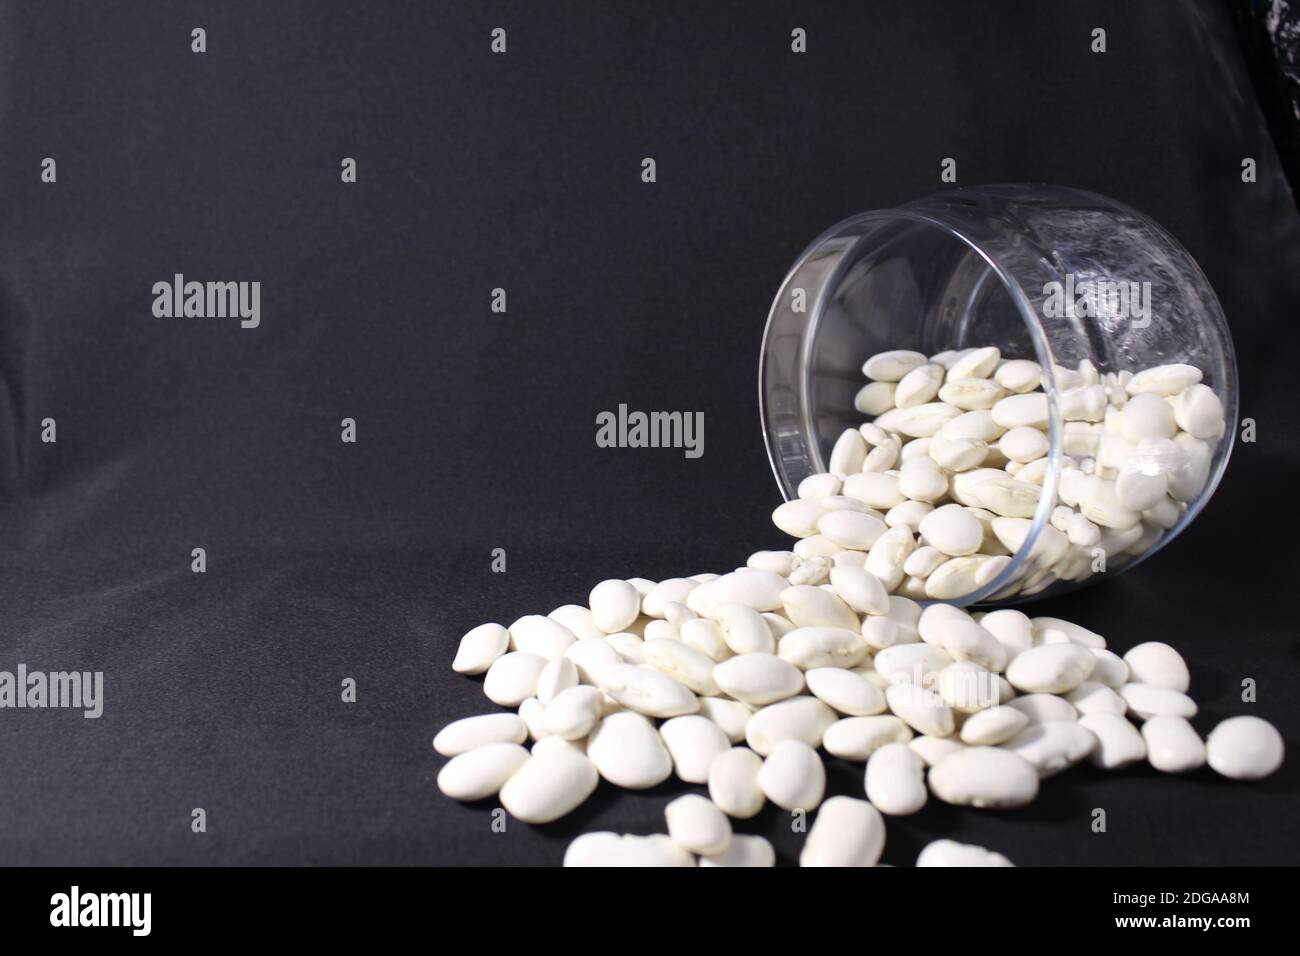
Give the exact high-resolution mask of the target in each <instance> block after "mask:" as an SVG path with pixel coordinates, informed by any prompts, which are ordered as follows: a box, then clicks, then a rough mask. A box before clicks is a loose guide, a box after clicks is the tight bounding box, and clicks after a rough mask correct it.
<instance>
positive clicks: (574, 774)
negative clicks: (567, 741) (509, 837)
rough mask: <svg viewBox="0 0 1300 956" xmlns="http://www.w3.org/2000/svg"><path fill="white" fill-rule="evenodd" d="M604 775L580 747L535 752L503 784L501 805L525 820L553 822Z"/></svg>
mask: <svg viewBox="0 0 1300 956" xmlns="http://www.w3.org/2000/svg"><path fill="white" fill-rule="evenodd" d="M599 779H600V776H599V774H597V773H596V765H595V764H594V763H592V762H591V760H590V759H588V758H587V757H586V756H584V755H583V754H580V753H578V752H577V751H576V750H568V749H556V750H552V751H548V752H546V753H544V754H533V755H532V756H530V757H529V758H528V759H527V760H526V761H524V763H523V765H522V766H521V767H520V768H519V769H518V770H516V771H515V772H514V774H513V775H512V776H511V777H510V779H509V780H507V781H506V782H505V784H504V785H503V786H502V787H501V795H500V799H501V806H503V807H505V809H506V810H507V811H508V812H509V813H510V815H511V816H512V817H514V818H515V819H517V820H522V821H523V822H524V823H550V822H551V821H552V820H558V819H559V818H560V817H562V816H564V815H565V814H567V813H569V812H570V811H572V810H574V809H575V808H577V807H578V805H579V804H581V803H582V802H583V801H584V800H586V799H587V798H588V797H589V796H591V793H592V791H593V790H595V789H596V783H597V782H598V781H599Z"/></svg>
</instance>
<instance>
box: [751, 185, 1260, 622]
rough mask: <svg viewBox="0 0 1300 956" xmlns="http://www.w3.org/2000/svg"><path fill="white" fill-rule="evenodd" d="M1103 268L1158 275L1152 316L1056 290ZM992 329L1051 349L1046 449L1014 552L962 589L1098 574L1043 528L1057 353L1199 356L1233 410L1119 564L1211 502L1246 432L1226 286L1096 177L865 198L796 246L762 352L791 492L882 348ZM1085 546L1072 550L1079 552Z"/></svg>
mask: <svg viewBox="0 0 1300 956" xmlns="http://www.w3.org/2000/svg"><path fill="white" fill-rule="evenodd" d="M1099 281H1107V282H1116V281H1122V282H1125V283H1139V284H1141V283H1149V284H1150V285H1149V289H1150V315H1149V318H1146V319H1139V320H1135V319H1134V318H1133V316H1132V315H1130V314H1127V313H1126V312H1125V311H1124V310H1122V309H1121V310H1118V311H1116V310H1114V309H1111V310H1109V311H1108V310H1107V308H1106V307H1105V306H1106V303H1105V302H1104V301H1102V302H1100V303H1099V304H1098V307H1097V308H1096V314H1087V315H1079V314H1077V313H1072V312H1071V311H1070V310H1065V312H1064V314H1058V313H1060V312H1061V310H1059V309H1054V308H1049V307H1048V306H1049V303H1050V299H1051V290H1052V285H1051V284H1052V283H1059V284H1061V286H1062V287H1066V285H1067V283H1071V284H1072V285H1073V287H1076V288H1077V287H1080V286H1082V285H1083V284H1084V283H1085V282H1091V283H1094V284H1095V283H1097V282H1099ZM988 345H995V346H997V347H998V348H1000V349H1001V350H1002V353H1003V356H1004V358H1030V359H1035V360H1036V361H1038V363H1039V364H1040V365H1041V366H1042V367H1043V369H1044V375H1043V386H1042V387H1043V391H1044V392H1046V394H1047V397H1048V405H1049V409H1050V423H1049V429H1048V435H1049V446H1050V447H1049V452H1048V456H1047V457H1048V459H1049V460H1048V462H1047V468H1046V472H1045V475H1044V478H1043V485H1042V487H1043V492H1042V494H1041V496H1040V499H1039V505H1038V508H1037V511H1036V513H1035V515H1034V517H1033V519H1032V522H1033V523H1032V527H1031V530H1030V532H1029V534H1028V536H1027V537H1026V538H1025V540H1024V542H1023V544H1022V545H1021V546H1020V548H1019V549H1018V550H1017V552H1016V553H1015V554H1014V555H1013V556H1012V560H1011V562H1010V563H1009V564H1008V565H1007V567H1006V568H1005V569H1004V570H1003V571H1002V572H1001V574H999V575H998V576H997V577H995V578H994V579H993V580H991V581H989V582H988V583H987V584H985V585H984V586H983V587H981V588H979V589H977V590H975V591H972V592H970V593H969V594H967V595H965V596H964V597H962V598H960V599H956V600H954V601H953V602H952V603H957V604H973V603H980V602H985V601H988V600H990V599H996V600H997V601H998V602H999V603H1014V602H1015V601H1018V600H1025V599H1029V598H1036V597H1044V596H1048V595H1052V594H1057V593H1061V592H1062V591H1063V590H1066V589H1072V588H1075V587H1078V586H1080V585H1082V584H1084V583H1086V582H1087V581H1089V580H1093V579H1094V575H1093V574H1083V573H1080V574H1078V575H1077V576H1071V575H1073V574H1074V572H1075V571H1076V570H1078V569H1077V568H1068V567H1064V566H1063V565H1062V561H1061V557H1060V556H1059V555H1057V554H1055V553H1045V552H1047V551H1049V550H1051V549H1048V548H1047V547H1046V545H1047V543H1048V542H1047V541H1045V540H1040V539H1043V538H1044V536H1043V534H1042V531H1043V528H1044V526H1045V525H1047V524H1048V522H1049V518H1050V516H1051V514H1052V510H1053V508H1054V507H1055V506H1056V504H1057V503H1058V499H1057V480H1058V473H1059V470H1060V462H1061V459H1062V458H1063V457H1064V455H1065V452H1064V450H1063V440H1064V423H1063V421H1062V417H1061V414H1060V408H1059V401H1060V391H1061V387H1060V383H1059V382H1058V378H1059V377H1060V375H1059V370H1058V371H1057V372H1056V373H1054V372H1053V371H1052V370H1053V368H1054V367H1056V366H1061V367H1064V368H1067V369H1075V368H1076V367H1077V366H1078V363H1079V362H1081V361H1083V360H1087V361H1090V362H1092V363H1093V365H1095V366H1096V368H1097V370H1098V371H1099V372H1100V373H1108V372H1114V373H1118V372H1121V371H1125V370H1128V371H1132V372H1137V371H1139V370H1141V369H1144V368H1148V367H1151V366H1157V365H1165V364H1171V363H1185V364H1188V365H1194V366H1196V367H1197V368H1199V369H1201V371H1202V372H1203V375H1204V377H1203V379H1202V381H1203V382H1204V384H1206V385H1208V386H1210V388H1212V389H1213V390H1214V392H1215V393H1216V395H1217V396H1218V397H1219V399H1220V401H1221V402H1222V404H1223V408H1224V416H1225V419H1226V421H1227V423H1228V424H1227V429H1226V431H1225V433H1224V435H1223V436H1222V437H1221V438H1219V439H1218V440H1217V443H1215V444H1214V446H1213V448H1212V452H1211V460H1210V466H1209V471H1208V476H1207V479H1206V481H1205V483H1204V485H1203V487H1202V489H1201V491H1200V493H1199V494H1197V495H1196V496H1195V497H1194V498H1193V499H1192V500H1190V501H1188V502H1187V503H1186V507H1185V509H1184V510H1183V511H1182V514H1181V516H1180V517H1179V518H1178V520H1177V523H1176V524H1174V525H1173V526H1172V527H1170V528H1168V529H1167V530H1165V531H1164V532H1163V534H1161V535H1160V536H1159V538H1158V540H1156V541H1154V542H1152V543H1148V544H1147V545H1146V547H1145V548H1144V550H1142V551H1141V552H1140V553H1130V552H1128V551H1127V550H1126V551H1120V552H1118V553H1115V554H1109V553H1108V554H1106V556H1105V557H1106V560H1105V570H1106V571H1107V572H1114V571H1116V570H1119V569H1121V568H1126V567H1133V566H1135V565H1136V564H1137V563H1138V562H1139V561H1141V560H1144V559H1145V558H1147V557H1150V556H1151V555H1152V554H1154V553H1155V552H1156V551H1157V550H1159V549H1160V548H1161V547H1163V546H1164V545H1166V544H1168V543H1169V542H1170V541H1172V540H1173V539H1174V538H1175V537H1176V536H1177V535H1178V533H1179V532H1180V531H1181V530H1182V529H1183V528H1184V527H1186V526H1187V524H1188V523H1189V522H1190V521H1191V520H1192V519H1193V518H1194V517H1195V516H1196V515H1197V514H1198V513H1199V512H1200V510H1201V508H1202V507H1204V505H1205V502H1206V501H1207V500H1208V499H1209V497H1210V495H1211V494H1213V492H1214V489H1215V487H1216V486H1217V484H1218V482H1219V479H1220V477H1221V475H1222V473H1223V469H1224V467H1225V465H1226V464H1227V461H1228V457H1229V454H1230V452H1231V449H1232V443H1233V437H1234V427H1233V426H1234V423H1235V422H1236V420H1237V403H1238V395H1237V372H1236V362H1235V358H1234V355H1233V349H1232V340H1231V338H1230V336H1229V333H1228V328H1227V324H1226V323H1225V321H1224V317H1223V312H1222V309H1221V308H1220V306H1219V302H1218V299H1217V298H1216V297H1215V295H1214V291H1213V290H1212V289H1211V288H1210V285H1209V283H1208V281H1207V280H1206V278H1205V276H1204V274H1203V273H1202V272H1201V270H1200V268H1199V267H1198V266H1197V264H1196V262H1195V261H1194V260H1193V259H1192V257H1191V256H1190V255H1188V253H1187V251H1186V250H1184V249H1183V248H1182V246H1180V245H1179V244H1178V242H1177V241H1176V240H1174V239H1173V237H1172V236H1170V235H1169V234H1168V233H1167V232H1166V231H1165V230H1164V229H1163V228H1161V227H1160V226H1159V225H1158V224H1156V223H1155V222H1153V221H1152V220H1150V219H1149V218H1147V217H1146V216H1144V215H1142V214H1141V213H1138V212H1135V211H1134V210H1132V209H1129V208H1128V207H1126V206H1124V205H1122V204H1120V203H1118V202H1115V201H1114V200H1111V199H1107V198H1106V197H1104V196H1099V195H1096V194H1094V193H1088V192H1084V191H1082V190H1076V189H1070V188H1065V187H1057V186H1031V185H1008V186H988V187H978V188H971V189H954V190H950V191H947V192H943V193H940V194H937V195H934V196H930V197H927V198H924V199H920V200H917V201H915V202H911V203H908V204H906V205H904V206H901V207H898V208H896V209H888V210H878V211H875V212H868V213H863V214H861V215H858V216H854V217H852V218H850V219H846V220H844V221H843V222H841V223H839V224H837V225H835V226H833V227H832V228H830V229H829V230H827V231H826V232H825V233H823V234H822V235H821V236H820V237H819V238H817V239H816V240H815V241H814V242H813V243H812V244H811V245H810V246H809V247H808V249H807V250H806V251H805V252H804V254H803V255H802V256H800V258H799V260H798V261H797V262H796V263H795V265H794V267H793V268H792V269H791V270H790V273H789V275H788V276H787V277H786V279H785V281H784V283H783V284H782V286H781V289H780V291H779V292H778V293H777V295H776V298H775V300H774V301H773V304H772V310H771V313H770V315H769V317H768V322H767V328H766V331H765V333H764V340H763V349H762V355H761V358H760V364H759V399H760V405H761V413H762V420H763V430H764V437H765V440H766V442H767V448H768V454H769V457H770V458H771V462H772V468H773V471H774V473H775V475H776V479H777V483H778V484H779V485H780V488H781V492H782V494H783V495H784V496H785V497H786V499H791V498H793V497H796V489H797V487H798V485H799V482H800V481H801V480H803V479H804V478H805V477H807V476H809V475H812V474H817V473H820V472H824V471H826V470H827V468H826V462H827V460H828V458H829V455H830V450H831V447H832V446H833V444H834V442H835V440H836V439H837V438H838V437H839V435H840V434H841V433H842V432H843V431H844V430H845V429H847V428H854V427H857V426H858V425H860V424H862V423H863V422H864V421H867V420H869V416H866V415H863V414H862V413H861V412H859V411H857V409H855V407H854V396H855V395H856V394H857V392H858V390H859V389H860V388H861V387H862V386H863V385H864V384H865V383H866V381H867V380H866V379H865V378H864V377H863V374H862V363H863V362H864V361H865V360H866V359H867V358H868V357H870V356H871V355H873V354H875V353H877V352H882V351H887V350H892V349H910V350H914V351H918V352H922V353H925V354H926V355H934V354H936V353H939V352H942V351H945V350H949V349H963V348H971V347H978V346H988ZM1046 538H1054V536H1052V535H1051V534H1050V533H1049V534H1048V535H1047V536H1046ZM1094 557H1095V556H1094ZM1081 561H1082V557H1081V556H1079V555H1076V556H1075V565H1078V564H1079V563H1080V562H1081ZM1066 572H1068V573H1066Z"/></svg>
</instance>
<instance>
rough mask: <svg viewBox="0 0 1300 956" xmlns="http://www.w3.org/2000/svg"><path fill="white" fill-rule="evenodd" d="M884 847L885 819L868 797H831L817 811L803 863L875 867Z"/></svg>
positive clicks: (802, 856) (800, 857)
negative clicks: (868, 800) (864, 798)
mask: <svg viewBox="0 0 1300 956" xmlns="http://www.w3.org/2000/svg"><path fill="white" fill-rule="evenodd" d="M884 848H885V821H884V820H883V819H882V818H881V816H880V812H879V811H878V810H877V809H876V808H875V807H873V806H872V805H871V804H870V803H868V802H867V801H865V800H855V799H853V798H852V797H831V799H829V800H827V801H826V802H825V803H824V804H822V808H821V809H820V810H819V811H817V819H816V820H814V821H813V826H812V829H811V830H810V831H809V832H808V839H807V840H806V841H804V846H803V852H801V853H800V854H799V865H800V866H835V867H840V866H854V867H858V866H875V865H876V863H878V862H879V860H880V854H881V852H882V851H883V850H884Z"/></svg>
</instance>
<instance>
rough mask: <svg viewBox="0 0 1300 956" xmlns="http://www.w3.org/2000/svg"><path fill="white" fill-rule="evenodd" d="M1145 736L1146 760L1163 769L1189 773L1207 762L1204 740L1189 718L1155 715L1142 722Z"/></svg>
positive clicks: (1158, 768) (1143, 736)
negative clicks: (1202, 740) (1197, 733)
mask: <svg viewBox="0 0 1300 956" xmlns="http://www.w3.org/2000/svg"><path fill="white" fill-rule="evenodd" d="M1129 686H1132V685H1129ZM1171 693H1172V692H1171ZM1142 739H1143V740H1145V741H1146V744H1147V760H1148V761H1150V763H1151V766H1153V767H1155V768H1156V769H1157V770H1160V771H1162V772H1164V773H1187V772H1188V771H1190V770H1195V769H1197V768H1198V767H1201V766H1204V764H1205V744H1203V743H1202V742H1201V738H1200V737H1198V736H1197V735H1196V731H1195V730H1193V729H1192V725H1191V724H1189V723H1188V722H1187V720H1186V718H1183V717H1165V716H1158V717H1152V718H1150V719H1149V720H1148V721H1147V722H1146V723H1144V724H1143V725H1142Z"/></svg>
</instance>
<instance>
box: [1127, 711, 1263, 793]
mask: <svg viewBox="0 0 1300 956" xmlns="http://www.w3.org/2000/svg"><path fill="white" fill-rule="evenodd" d="M1148 723H1149V722H1148ZM1285 751H1286V745H1285V744H1284V743H1283V742H1282V735H1281V734H1279V733H1278V732H1277V728H1276V727H1274V726H1273V725H1272V724H1270V723H1269V722H1268V721H1267V720H1262V719H1260V718H1259V717H1229V718H1228V719H1227V720H1225V721H1223V722H1221V723H1220V724H1219V725H1218V726H1217V727H1215V728H1214V729H1213V730H1211V731H1210V735H1209V736H1208V737H1206V738H1205V757H1206V760H1207V762H1208V763H1209V765H1210V766H1211V767H1212V768H1213V769H1214V770H1215V772H1216V773H1220V774H1222V775H1223V776H1225V777H1232V778H1233V779H1234V780H1259V779H1260V778H1261V777H1267V776H1268V775H1269V774H1271V773H1272V772H1273V771H1274V770H1276V769H1277V768H1278V767H1280V766H1281V765H1282V757H1283V755H1284V753H1285Z"/></svg>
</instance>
